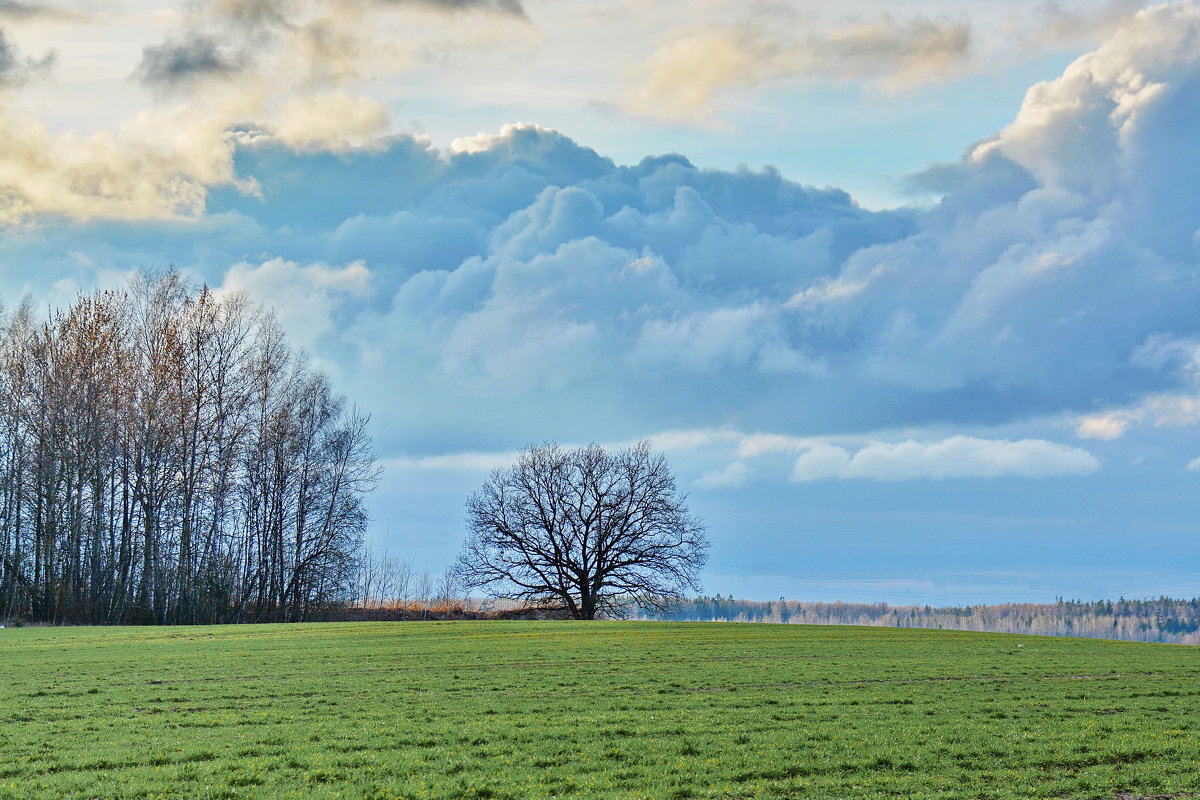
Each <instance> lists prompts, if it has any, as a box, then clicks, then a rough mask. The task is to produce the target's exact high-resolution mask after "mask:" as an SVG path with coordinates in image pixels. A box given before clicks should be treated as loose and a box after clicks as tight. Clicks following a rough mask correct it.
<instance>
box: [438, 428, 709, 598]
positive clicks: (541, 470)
mask: <svg viewBox="0 0 1200 800" xmlns="http://www.w3.org/2000/svg"><path fill="white" fill-rule="evenodd" d="M684 500H685V497H684V496H683V495H682V494H680V493H679V492H678V491H677V490H676V487H675V476H674V475H673V474H672V473H671V470H670V468H669V467H668V465H667V461H666V459H665V458H664V457H663V456H662V455H661V454H656V453H652V452H651V451H650V445H649V444H647V443H646V442H641V443H639V444H637V445H636V446H634V447H631V448H629V449H627V450H620V451H617V452H609V451H607V450H605V449H604V448H603V447H600V446H598V445H595V444H592V445H588V446H587V447H581V448H579V449H576V450H564V449H562V448H560V447H558V446H557V445H554V444H543V445H539V446H531V447H529V448H528V449H526V450H525V451H524V452H522V453H521V455H520V457H519V458H518V459H517V463H516V464H514V465H513V466H511V467H509V468H507V469H498V470H496V471H495V472H493V473H492V475H491V477H490V478H489V479H488V481H487V483H485V484H484V486H483V488H482V489H480V490H479V491H477V492H475V493H474V494H472V495H471V497H470V499H469V500H468V501H467V527H468V534H467V539H466V542H465V543H464V545H463V550H462V553H461V554H460V555H459V557H458V562H457V563H456V565H455V572H456V574H457V576H458V577H459V578H460V579H461V580H462V582H463V583H464V585H465V586H467V587H468V588H486V589H487V590H488V592H489V594H491V595H492V596H493V597H499V598H505V599H510V600H518V601H522V602H525V603H529V604H535V605H541V606H555V607H559V608H564V609H566V610H567V611H569V612H570V613H571V615H572V616H573V617H574V618H576V619H595V618H596V615H597V614H607V615H610V616H622V615H623V614H624V612H625V607H626V605H627V604H628V602H629V601H633V602H635V603H639V604H642V605H647V606H661V605H662V603H663V602H664V601H665V600H666V599H668V598H673V597H678V596H679V595H681V594H682V593H683V592H684V590H686V589H689V588H690V589H694V590H696V591H699V590H700V584H699V582H698V580H697V577H698V573H699V571H700V569H701V568H702V567H703V566H704V563H705V561H706V560H707V558H708V555H707V550H708V538H707V537H706V536H705V534H704V526H703V525H702V524H701V523H700V521H699V520H698V519H696V518H695V517H693V516H692V515H691V514H689V513H688V509H687V506H686V505H685V504H684Z"/></svg>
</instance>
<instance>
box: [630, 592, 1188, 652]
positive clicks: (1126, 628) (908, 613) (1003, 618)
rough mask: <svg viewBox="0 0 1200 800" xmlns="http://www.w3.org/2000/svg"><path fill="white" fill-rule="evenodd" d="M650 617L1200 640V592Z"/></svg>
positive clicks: (717, 609)
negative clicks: (1174, 595) (1196, 594)
mask: <svg viewBox="0 0 1200 800" xmlns="http://www.w3.org/2000/svg"><path fill="white" fill-rule="evenodd" d="M635 616H638V617H640V618H642V619H671V620H693V621H723V622H775V623H793V624H795V623H799V624H808V625H872V626H882V627H889V628H945V629H947V630H960V631H988V632H992V633H1031V634H1041V635H1046V636H1079V637H1085V638H1093V639H1125V640H1128V641H1137V642H1172V643H1176V644H1200V598H1196V599H1192V600H1175V599H1171V598H1168V597H1160V598H1158V599H1154V600H1127V599H1125V598H1121V599H1120V600H1100V601H1095V602H1082V601H1078V600H1061V599H1060V600H1059V601H1058V602H1056V603H1004V604H1001V605H991V606H987V605H978V606H943V607H932V606H928V605H926V606H890V605H888V604H887V603H870V604H868V603H811V602H799V601H794V600H782V599H781V600H778V601H766V602H762V601H754V600H735V599H734V598H733V597H721V596H720V595H716V596H714V597H696V598H694V599H691V600H682V601H677V602H675V603H673V604H671V605H670V606H669V607H668V608H666V609H663V610H658V609H642V610H640V611H639V612H638V613H637V614H636V615H635Z"/></svg>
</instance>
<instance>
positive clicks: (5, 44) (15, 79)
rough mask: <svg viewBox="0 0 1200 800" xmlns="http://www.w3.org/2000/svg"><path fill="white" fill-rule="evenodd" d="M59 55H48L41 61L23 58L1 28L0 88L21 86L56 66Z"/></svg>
mask: <svg viewBox="0 0 1200 800" xmlns="http://www.w3.org/2000/svg"><path fill="white" fill-rule="evenodd" d="M56 59H57V55H56V54H55V53H53V52H50V53H47V54H46V55H44V56H42V58H40V59H33V58H26V57H22V56H21V54H20V51H19V50H18V49H17V46H16V45H15V44H13V42H12V40H11V39H9V38H8V33H7V32H6V31H5V30H3V29H2V28H0V86H3V87H12V86H19V85H21V84H23V83H26V82H27V81H29V80H31V79H32V78H34V77H35V76H37V75H38V74H40V73H43V72H46V71H48V70H49V69H50V68H51V67H53V66H54V62H55V60H56Z"/></svg>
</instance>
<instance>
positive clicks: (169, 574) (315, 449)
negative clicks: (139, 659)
mask: <svg viewBox="0 0 1200 800" xmlns="http://www.w3.org/2000/svg"><path fill="white" fill-rule="evenodd" d="M377 479H378V468H377V465H376V461H375V457H374V455H373V453H372V449H371V442H370V438H369V436H368V433H367V418H366V417H365V416H364V415H362V414H360V413H359V412H357V411H356V410H355V409H353V408H351V407H350V406H349V405H348V404H347V402H346V399H345V398H344V397H342V396H340V395H338V394H337V393H335V392H334V391H333V389H332V387H331V386H330V383H329V381H328V379H327V378H326V377H325V376H324V375H322V374H320V373H319V372H317V371H315V370H314V369H312V368H311V367H310V365H309V364H308V362H307V360H306V359H305V357H304V355H303V354H301V353H299V352H297V351H295V350H293V349H292V348H291V347H290V346H289V345H288V343H287V342H286V340H285V337H284V334H283V332H282V330H281V328H280V326H279V325H278V323H277V322H276V321H275V319H274V317H273V316H272V315H271V314H270V313H269V312H266V311H264V310H263V309H262V308H260V307H258V306H256V305H254V304H252V303H250V302H249V301H248V300H247V299H246V298H245V297H244V296H242V295H238V294H231V295H222V296H220V297H218V296H217V295H215V294H214V293H213V292H211V291H209V290H208V289H207V288H202V289H199V290H196V289H194V288H192V287H190V286H188V285H187V283H186V282H185V281H184V280H183V279H182V277H181V276H180V275H178V273H175V272H173V271H171V272H167V273H163V274H156V275H139V276H136V277H135V278H134V279H133V280H131V281H130V283H129V284H128V285H127V286H126V287H125V288H123V289H121V290H116V291H99V292H95V293H92V294H90V295H81V296H79V297H78V298H77V299H76V301H75V302H74V303H73V304H72V305H71V306H70V307H69V308H66V309H59V310H51V311H49V312H48V314H46V315H41V316H39V314H38V313H37V312H35V310H34V308H33V306H32V303H31V302H30V301H29V300H26V301H25V302H23V303H22V304H21V305H20V306H19V307H17V308H15V309H13V310H11V311H7V312H3V311H0V618H6V617H21V618H26V619H30V620H34V621H40V622H52V623H90V624H127V623H145V624H189V623H207V622H253V621H295V620H303V619H306V618H309V617H311V616H313V615H314V614H315V613H316V612H317V611H319V610H323V609H325V608H327V607H329V606H330V605H332V604H337V603H340V602H342V601H343V600H345V599H347V598H348V597H349V596H350V593H352V592H353V591H354V583H355V579H356V571H357V569H358V563H359V558H360V556H361V551H362V546H363V536H364V532H365V528H366V523H367V513H366V510H365V506H364V502H363V501H364V495H365V493H366V492H368V491H369V490H370V489H371V488H373V486H374V484H375V483H376V481H377Z"/></svg>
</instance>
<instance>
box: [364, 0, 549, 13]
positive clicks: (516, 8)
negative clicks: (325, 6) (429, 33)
mask: <svg viewBox="0 0 1200 800" xmlns="http://www.w3.org/2000/svg"><path fill="white" fill-rule="evenodd" d="M376 2H379V3H381V4H383V5H422V6H428V7H430V8H437V9H445V10H447V11H472V10H475V9H480V10H484V11H496V12H500V13H503V14H512V15H514V16H519V17H523V16H525V8H524V6H522V4H521V0H376Z"/></svg>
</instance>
